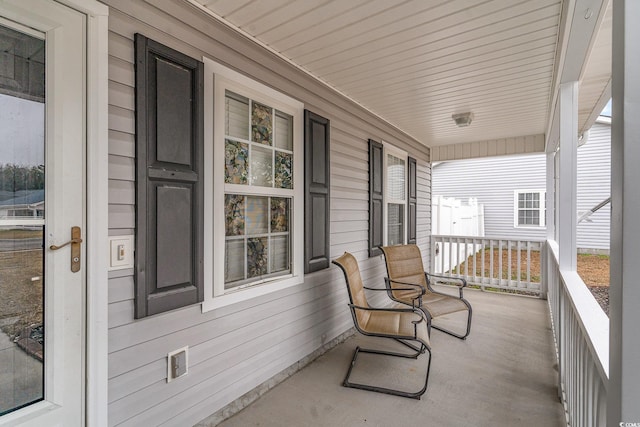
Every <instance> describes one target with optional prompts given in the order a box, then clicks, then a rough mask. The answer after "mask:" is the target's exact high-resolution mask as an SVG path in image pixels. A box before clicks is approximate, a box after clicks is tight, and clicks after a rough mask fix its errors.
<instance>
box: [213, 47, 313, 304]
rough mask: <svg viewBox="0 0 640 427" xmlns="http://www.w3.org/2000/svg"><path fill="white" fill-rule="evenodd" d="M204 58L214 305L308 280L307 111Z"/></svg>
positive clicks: (272, 91)
mask: <svg viewBox="0 0 640 427" xmlns="http://www.w3.org/2000/svg"><path fill="white" fill-rule="evenodd" d="M204 62H205V117H213V120H212V121H205V158H206V160H205V170H206V171H207V173H208V174H209V175H207V176H206V180H205V182H206V183H207V184H208V185H205V194H206V196H205V234H207V231H208V230H209V227H207V224H206V222H207V221H211V227H210V231H211V233H212V239H210V240H211V244H207V243H206V242H205V284H206V285H207V286H206V287H205V303H204V305H203V307H204V309H205V310H207V309H211V308H215V307H219V306H222V305H227V304H229V303H233V302H237V301H241V300H244V299H248V298H252V297H255V296H258V295H262V294H266V293H269V292H272V291H275V290H278V289H282V288H284V287H288V286H292V285H295V284H298V283H301V282H302V280H303V263H304V256H303V254H304V248H303V243H304V235H303V233H304V226H303V217H302V214H303V211H304V208H303V202H304V200H303V199H304V197H303V187H304V182H303V179H304V178H303V175H302V172H303V171H302V169H303V166H302V160H303V157H302V156H303V132H302V128H303V112H304V110H303V105H302V104H301V103H300V102H298V101H296V100H294V99H292V98H290V97H288V96H286V95H284V94H282V93H280V92H277V91H275V90H273V89H271V88H269V87H267V86H264V85H262V84H260V83H258V82H256V81H254V80H252V79H249V78H247V77H245V76H242V75H241V74H239V73H237V72H234V71H232V70H230V69H228V68H226V67H224V66H222V65H220V64H218V63H215V62H213V61H211V60H208V59H206V58H205V60H204ZM207 161H209V163H207ZM207 166H209V167H207ZM208 278H210V279H208ZM209 282H210V283H209ZM257 285H261V286H257Z"/></svg>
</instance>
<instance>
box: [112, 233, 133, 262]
mask: <svg viewBox="0 0 640 427" xmlns="http://www.w3.org/2000/svg"><path fill="white" fill-rule="evenodd" d="M133 242H134V240H133V236H132V235H128V236H109V271H112V270H124V269H126V268H133V251H134V249H133Z"/></svg>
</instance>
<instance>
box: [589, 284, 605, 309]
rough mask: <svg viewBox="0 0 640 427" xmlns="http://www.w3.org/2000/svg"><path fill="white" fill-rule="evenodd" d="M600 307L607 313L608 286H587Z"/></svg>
mask: <svg viewBox="0 0 640 427" xmlns="http://www.w3.org/2000/svg"><path fill="white" fill-rule="evenodd" d="M587 287H588V288H589V290H590V291H591V293H592V294H593V296H594V297H596V301H598V304H600V307H602V309H603V310H604V312H605V313H607V316H608V315H609V287H608V286H587Z"/></svg>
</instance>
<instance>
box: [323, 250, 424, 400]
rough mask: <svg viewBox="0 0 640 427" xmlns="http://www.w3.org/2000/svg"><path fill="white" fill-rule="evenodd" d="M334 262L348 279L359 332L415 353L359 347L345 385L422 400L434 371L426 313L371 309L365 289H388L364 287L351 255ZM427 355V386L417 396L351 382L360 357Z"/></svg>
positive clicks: (396, 309) (408, 310)
mask: <svg viewBox="0 0 640 427" xmlns="http://www.w3.org/2000/svg"><path fill="white" fill-rule="evenodd" d="M332 262H333V263H334V264H336V265H337V266H338V267H340V269H342V272H343V273H344V277H345V279H346V282H347V290H348V291H349V308H350V309H351V316H352V317H353V323H354V325H355V327H356V329H357V330H358V331H359V332H360V333H361V334H363V335H368V336H372V337H381V338H390V339H393V340H395V341H397V342H399V343H401V344H403V345H405V346H407V347H409V348H410V349H411V350H413V352H412V353H411V354H404V353H398V352H392V351H384V350H376V349H367V348H360V347H359V346H358V347H356V349H355V351H354V353H353V358H352V359H351V365H350V366H349V370H348V372H347V375H346V376H345V378H344V381H343V382H342V385H343V386H345V387H351V388H358V389H361V390H368V391H375V392H379V393H386V394H392V395H395V396H402V397H410V398H414V399H420V396H422V395H423V394H424V392H425V391H426V390H427V383H428V381H429V371H430V369H431V348H430V343H429V331H428V328H427V319H426V317H425V315H424V313H423V312H422V311H421V310H418V309H415V308H404V306H402V307H399V308H374V307H371V306H370V305H369V303H368V302H367V297H366V295H365V289H368V290H372V291H383V292H386V289H384V288H379V289H374V288H368V287H365V286H363V283H362V278H361V276H360V269H359V267H358V262H357V261H356V259H355V258H354V256H353V255H351V254H350V253H348V252H345V253H344V255H342V256H341V257H339V258H337V259H335V260H334V261H332ZM425 352H427V353H429V362H428V364H427V372H426V375H425V380H424V386H423V387H422V389H420V390H418V391H416V392H407V391H402V390H396V389H390V388H385V387H377V386H374V385H369V384H359V383H352V382H350V381H349V377H350V376H351V371H352V370H353V367H354V366H355V364H356V359H357V358H358V354H359V353H370V354H377V355H384V356H394V357H403V358H409V359H417V358H418V356H420V355H421V354H424V353H425Z"/></svg>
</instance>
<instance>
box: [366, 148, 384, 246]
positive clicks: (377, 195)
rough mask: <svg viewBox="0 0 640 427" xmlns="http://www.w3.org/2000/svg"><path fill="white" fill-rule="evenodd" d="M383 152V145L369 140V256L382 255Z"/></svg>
mask: <svg viewBox="0 0 640 427" xmlns="http://www.w3.org/2000/svg"><path fill="white" fill-rule="evenodd" d="M382 155H383V152H382V144H381V143H379V142H376V141H374V140H373V139H370V140H369V256H370V257H372V256H375V255H380V254H382V251H381V250H380V249H379V246H382V239H383V234H384V224H383V222H382V212H383V203H384V193H383V183H382V177H383V176H384V174H383V169H382V168H383V160H384V159H383V157H382Z"/></svg>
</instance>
